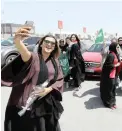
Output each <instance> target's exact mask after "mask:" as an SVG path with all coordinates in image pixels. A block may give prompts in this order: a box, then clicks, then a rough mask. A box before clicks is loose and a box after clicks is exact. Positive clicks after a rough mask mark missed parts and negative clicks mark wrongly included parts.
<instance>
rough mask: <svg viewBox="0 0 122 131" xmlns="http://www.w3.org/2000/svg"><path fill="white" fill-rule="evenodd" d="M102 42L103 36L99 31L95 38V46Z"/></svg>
mask: <svg viewBox="0 0 122 131" xmlns="http://www.w3.org/2000/svg"><path fill="white" fill-rule="evenodd" d="M101 42H104V35H103V30H102V29H100V31H99V32H98V35H97V38H96V40H95V44H98V43H101Z"/></svg>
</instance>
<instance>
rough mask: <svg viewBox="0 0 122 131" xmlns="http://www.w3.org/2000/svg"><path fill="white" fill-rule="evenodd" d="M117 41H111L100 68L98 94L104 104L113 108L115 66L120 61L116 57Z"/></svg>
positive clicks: (114, 105) (114, 100)
mask: <svg viewBox="0 0 122 131" xmlns="http://www.w3.org/2000/svg"><path fill="white" fill-rule="evenodd" d="M117 50H118V49H117V43H115V42H113V43H111V45H110V46H109V54H108V55H107V58H106V60H105V63H104V65H103V69H102V75H101V81H100V96H101V100H102V102H103V104H104V106H106V107H108V108H111V109H115V108H116V98H115V96H116V95H115V94H116V93H115V91H116V77H117V68H118V67H119V66H120V62H119V60H118V57H117V54H118V53H117Z"/></svg>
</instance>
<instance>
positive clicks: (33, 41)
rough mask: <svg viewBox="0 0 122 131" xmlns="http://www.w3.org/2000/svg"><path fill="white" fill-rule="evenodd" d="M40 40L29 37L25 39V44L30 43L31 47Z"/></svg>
mask: <svg viewBox="0 0 122 131" xmlns="http://www.w3.org/2000/svg"><path fill="white" fill-rule="evenodd" d="M39 40H40V37H29V38H27V39H25V40H24V41H23V42H24V43H28V44H29V45H33V44H36V43H37V42H38V41H39Z"/></svg>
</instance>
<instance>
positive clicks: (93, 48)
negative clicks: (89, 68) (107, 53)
mask: <svg viewBox="0 0 122 131" xmlns="http://www.w3.org/2000/svg"><path fill="white" fill-rule="evenodd" d="M102 48H103V44H93V45H92V46H91V47H90V48H89V49H88V52H101V51H102Z"/></svg>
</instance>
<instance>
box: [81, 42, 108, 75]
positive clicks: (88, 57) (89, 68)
mask: <svg viewBox="0 0 122 131" xmlns="http://www.w3.org/2000/svg"><path fill="white" fill-rule="evenodd" d="M109 45H110V44H106V45H105V50H106V49H107V50H108V49H109V48H108V47H109ZM103 47H104V44H93V45H92V46H91V47H90V48H89V49H88V50H87V51H86V52H84V53H83V54H82V55H83V58H84V61H85V72H86V75H93V76H100V74H101V71H102V68H101V62H102V55H101V52H102V50H103Z"/></svg>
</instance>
